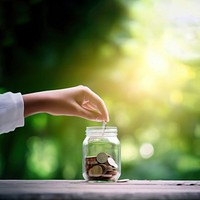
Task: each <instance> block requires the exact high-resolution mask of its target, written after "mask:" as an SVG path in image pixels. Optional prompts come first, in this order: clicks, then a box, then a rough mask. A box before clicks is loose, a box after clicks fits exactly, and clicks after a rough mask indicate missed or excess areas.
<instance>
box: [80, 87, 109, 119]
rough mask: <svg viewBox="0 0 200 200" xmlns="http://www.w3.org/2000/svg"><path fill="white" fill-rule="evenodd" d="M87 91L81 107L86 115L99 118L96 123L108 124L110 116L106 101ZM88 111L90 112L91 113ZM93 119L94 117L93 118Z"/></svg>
mask: <svg viewBox="0 0 200 200" xmlns="http://www.w3.org/2000/svg"><path fill="white" fill-rule="evenodd" d="M86 88H87V87H86ZM86 91H87V92H86V93H85V97H84V101H83V102H82V105H81V106H82V108H83V109H84V110H85V113H87V114H92V115H94V117H96V118H97V119H96V120H95V121H105V122H108V121H109V115H108V110H107V108H106V105H105V103H104V101H103V100H102V99H101V98H100V97H99V96H98V95H97V94H95V93H94V92H93V91H92V90H90V89H89V88H87V89H86ZM86 111H89V113H88V112H86ZM90 116H91V115H90ZM91 118H93V117H92V116H91Z"/></svg>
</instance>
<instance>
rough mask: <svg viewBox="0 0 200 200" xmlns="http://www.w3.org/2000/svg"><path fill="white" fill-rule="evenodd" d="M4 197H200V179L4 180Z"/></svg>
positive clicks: (0, 191) (0, 195)
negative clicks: (105, 180) (107, 180)
mask: <svg viewBox="0 0 200 200" xmlns="http://www.w3.org/2000/svg"><path fill="white" fill-rule="evenodd" d="M0 199H3V200H7V199H14V200H16V199H20V200H24V199H27V200H29V199H31V200H33V199H37V200H40V199H42V200H44V199H45V200H46V199H48V200H51V199H52V200H62V199H92V200H94V199H98V200H99V199H101V200H108V199H109V200H112V199H114V200H118V199H124V200H125V199H132V200H134V199H137V200H140V199H142V200H143V199H145V200H148V199H162V200H163V199H176V200H179V199H181V200H193V199H198V200H199V199H200V181H159V180H155V181H147V180H146V181H145V180H144V181H143V180H128V181H126V180H124V181H121V182H116V183H94V182H89V183H88V182H85V181H83V180H0Z"/></svg>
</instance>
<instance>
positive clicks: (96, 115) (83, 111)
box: [78, 107, 106, 122]
mask: <svg viewBox="0 0 200 200" xmlns="http://www.w3.org/2000/svg"><path fill="white" fill-rule="evenodd" d="M78 116H79V117H82V118H85V119H88V120H91V121H97V122H102V121H106V119H105V117H104V116H103V115H102V114H101V113H100V112H97V111H95V110H90V108H89V109H88V107H81V108H79V114H78Z"/></svg>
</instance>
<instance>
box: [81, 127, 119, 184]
mask: <svg viewBox="0 0 200 200" xmlns="http://www.w3.org/2000/svg"><path fill="white" fill-rule="evenodd" d="M82 163H83V164H82V165H83V166H82V167H83V177H84V179H85V180H86V181H117V180H118V179H119V177H120V175H121V148H120V141H119V139H118V137H117V128H116V127H106V128H105V129H104V128H102V127H87V129H86V138H85V139H84V141H83V161H82Z"/></svg>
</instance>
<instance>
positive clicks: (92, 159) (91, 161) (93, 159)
mask: <svg viewBox="0 0 200 200" xmlns="http://www.w3.org/2000/svg"><path fill="white" fill-rule="evenodd" d="M86 163H87V164H89V165H94V164H98V162H97V157H96V156H88V157H86Z"/></svg>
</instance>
